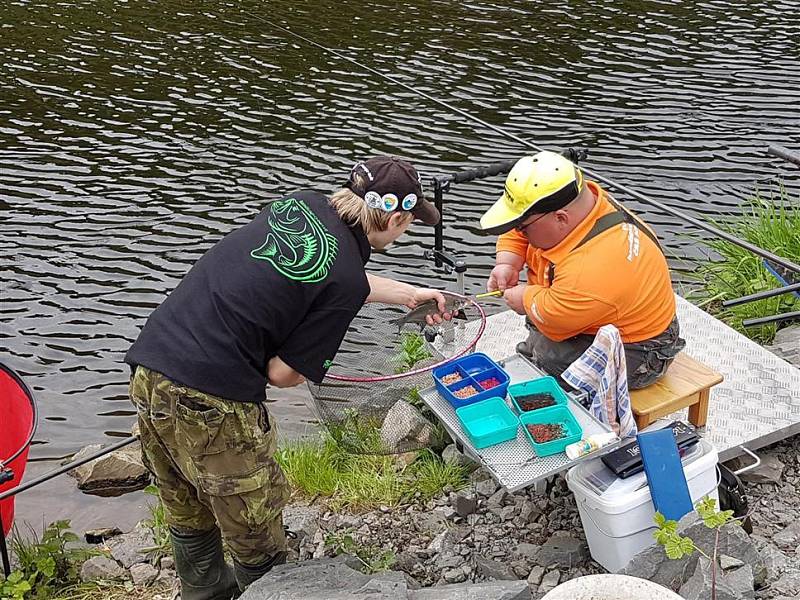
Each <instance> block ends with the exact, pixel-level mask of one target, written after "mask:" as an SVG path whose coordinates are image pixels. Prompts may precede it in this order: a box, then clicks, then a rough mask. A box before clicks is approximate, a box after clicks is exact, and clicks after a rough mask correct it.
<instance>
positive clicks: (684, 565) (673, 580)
mask: <svg viewBox="0 0 800 600" xmlns="http://www.w3.org/2000/svg"><path fill="white" fill-rule="evenodd" d="M678 534H679V535H681V536H686V537H690V538H691V539H692V540H693V541H694V543H695V544H696V545H697V546H698V547H700V548H702V549H703V551H704V552H706V553H708V554H709V555H710V554H711V552H712V551H713V548H714V535H715V530H714V529H709V528H708V527H706V526H705V525H704V524H703V521H702V519H700V517H699V516H698V515H697V513H695V512H691V513H689V514H687V515H686V516H684V517H683V518H682V519H681V520H680V522H679V523H678ZM718 554H726V555H728V556H730V557H732V558H736V559H738V560H740V561H742V563H744V564H745V565H750V567H751V569H752V572H753V578H754V582H755V586H756V587H760V586H761V585H763V584H764V581H765V580H766V577H767V570H766V567H765V565H764V561H763V560H762V558H761V555H760V554H759V552H758V550H757V549H756V547H755V544H754V543H753V541H752V540H751V539H750V537H749V536H748V535H747V533H746V532H745V531H744V530H743V529H742V528H741V527H740V526H739V525H736V524H733V523H731V524H728V525H726V526H724V527H723V528H722V529H721V530H720V535H719V550H718ZM698 556H699V555H698V554H697V553H696V552H695V553H694V554H693V555H692V556H688V557H686V556H685V557H683V558H680V559H677V560H671V559H669V558H667V555H666V553H665V552H664V548H663V547H661V546H659V545H657V544H653V545H651V546H649V547H647V548H645V549H644V550H642V551H641V552H640V553H639V554H637V555H636V556H634V557H633V558H632V559H631V561H630V562H629V563H628V564H627V565H626V566H625V568H623V569H622V571H620V573H621V574H623V575H632V576H633V577H640V578H642V579H648V580H650V581H652V582H654V583H658V584H659V585H663V586H664V587H668V588H670V589H671V590H673V591H676V592H677V591H678V590H680V589H681V587H682V586H683V584H685V583H686V582H687V581H688V580H689V578H690V577H692V575H693V574H694V573H695V570H696V568H697V560H698Z"/></svg>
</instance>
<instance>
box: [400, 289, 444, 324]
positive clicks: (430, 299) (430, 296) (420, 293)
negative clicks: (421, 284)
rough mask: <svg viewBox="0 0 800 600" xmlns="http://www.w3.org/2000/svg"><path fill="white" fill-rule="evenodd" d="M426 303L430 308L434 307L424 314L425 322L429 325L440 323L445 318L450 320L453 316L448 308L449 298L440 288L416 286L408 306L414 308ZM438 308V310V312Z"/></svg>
mask: <svg viewBox="0 0 800 600" xmlns="http://www.w3.org/2000/svg"><path fill="white" fill-rule="evenodd" d="M426 303H427V304H428V305H430V309H432V310H430V311H428V312H427V314H425V315H424V317H425V322H426V323H427V324H428V325H438V324H440V323H441V322H442V321H443V320H446V321H449V320H450V319H451V318H453V315H452V313H451V312H450V310H448V306H447V300H446V299H445V297H444V294H442V292H440V291H439V290H432V289H429V288H416V289H415V290H414V294H413V296H412V298H411V300H410V301H409V302H407V303H406V306H407V307H408V308H410V309H412V310H413V309H415V308H417V307H418V306H420V305H423V304H426ZM434 304H435V306H434ZM437 310H438V312H436V311H437Z"/></svg>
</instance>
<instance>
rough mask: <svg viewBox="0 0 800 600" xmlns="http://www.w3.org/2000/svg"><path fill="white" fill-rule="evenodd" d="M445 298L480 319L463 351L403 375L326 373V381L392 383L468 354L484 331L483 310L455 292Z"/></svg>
mask: <svg viewBox="0 0 800 600" xmlns="http://www.w3.org/2000/svg"><path fill="white" fill-rule="evenodd" d="M442 293H443V294H444V295H446V296H453V297H455V298H460V299H461V300H464V301H466V302H467V303H469V304H470V305H472V306H474V307H475V308H476V309H477V310H478V313H480V318H481V325H480V327H478V332H477V333H476V334H475V337H474V338H473V339H472V340H470V342H469V343H468V344H467V345H465V346H464V349H463V350H461V351H460V352H458V353H457V354H454V355H453V356H450V357H448V358H445V359H444V360H440V361H439V362H437V363H435V364H433V365H428V366H426V367H420V368H419V369H413V370H411V371H406V372H405V373H397V374H395V375H374V376H372V377H350V376H348V375H336V374H334V373H328V374H327V375H325V378H326V379H333V380H334V381H347V382H351V383H369V382H373V381H392V380H394V379H403V378H404V377H411V376H412V375H420V374H422V373H426V372H428V371H432V370H433V369H436V368H439V367H441V366H443V365H446V364H447V363H449V362H450V361H453V360H455V359H457V358H460V357H462V356H464V355H465V354H467V353H468V352H470V350H472V349H473V348H474V347H475V346H476V345H477V343H478V340H480V339H481V336H482V335H483V332H484V330H485V329H486V312H485V311H484V310H483V307H482V306H481V305H480V304H478V303H477V302H476V301H475V300H474V299H473V298H470V297H467V296H463V295H461V294H456V293H455V292H442Z"/></svg>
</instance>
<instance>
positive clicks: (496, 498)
mask: <svg viewBox="0 0 800 600" xmlns="http://www.w3.org/2000/svg"><path fill="white" fill-rule="evenodd" d="M507 495H508V492H506V491H505V490H504V489H503V488H500V489H499V490H497V491H496V492H495V493H494V494H492V495H491V496H490V497H489V499H488V500H487V501H486V506H495V507H500V506H503V500H505V499H506V496H507Z"/></svg>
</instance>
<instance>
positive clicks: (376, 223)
mask: <svg viewBox="0 0 800 600" xmlns="http://www.w3.org/2000/svg"><path fill="white" fill-rule="evenodd" d="M415 217H416V218H418V219H420V220H421V221H423V222H424V223H425V224H428V225H434V224H436V223H437V222H438V220H439V213H438V211H437V210H436V208H435V207H434V206H433V205H432V204H431V203H430V202H428V201H427V200H425V198H424V197H423V195H422V185H421V183H420V178H419V175H418V174H417V171H416V170H415V169H414V167H413V166H412V165H411V164H410V163H408V162H406V161H403V160H400V159H398V158H394V157H386V156H379V157H375V158H372V159H369V160H367V161H365V162H360V163H358V164H357V165H356V166H355V167H353V169H352V171H351V172H350V176H349V178H348V181H347V183H346V185H345V187H344V188H343V189H341V190H339V191H337V192H336V193H335V194H333V196H332V197H331V198H327V197H325V196H324V195H322V194H320V193H317V192H314V191H310V190H302V191H298V192H295V193H294V194H292V195H290V196H287V197H285V198H283V199H281V200H276V201H275V202H273V203H271V204H270V205H269V206H268V207H267V208H265V209H264V210H263V211H262V212H261V213H260V214H259V215H258V216H257V217H256V218H255V219H253V221H251V222H250V223H249V224H247V225H245V226H243V227H241V228H239V229H236V230H234V231H233V232H231V233H229V234H228V235H226V236H225V237H224V238H222V240H220V241H219V242H218V243H217V244H216V245H215V246H214V247H212V248H211V249H210V250H208V252H206V253H205V254H204V255H203V256H202V257H201V258H200V260H199V261H198V262H197V263H196V264H195V265H194V266H193V267H192V269H191V270H190V271H189V272H188V273H187V274H186V276H185V277H184V278H183V280H182V281H181V282H180V284H179V285H178V286H177V287H176V288H175V290H174V291H173V292H172V293H171V294H170V295H169V296H168V297H167V299H166V300H165V301H164V302H163V303H162V304H161V305H160V306H159V307H158V308H157V309H156V310H155V311H154V312H153V314H152V315H151V316H150V318H149V319H148V321H147V323H146V324H145V326H144V328H143V330H142V332H141V334H140V335H139V337H138V339H137V340H136V341H135V343H134V344H133V346H132V347H131V348H130V350H129V351H128V353H127V354H126V355H125V362H126V363H128V364H129V365H131V369H132V372H133V375H132V379H131V385H130V395H131V399H132V401H133V402H134V404H135V405H136V408H137V411H138V414H139V424H140V428H141V442H142V451H143V455H144V460H145V464H146V465H147V467H148V468H149V470H150V471H151V472H152V474H153V476H154V479H155V481H156V483H157V484H158V488H159V493H160V496H161V499H162V501H163V503H164V509H165V517H166V521H167V523H168V525H169V526H170V531H171V536H172V545H173V549H174V553H175V568H176V570H177V572H178V575H179V577H180V580H181V588H182V598H183V599H184V600H206V599H216V598H220V599H222V598H230V597H232V596H233V595H237V594H238V592H239V591H240V590H244V589H245V587H246V586H247V585H249V584H250V583H251V582H253V581H255V580H256V579H258V578H260V577H261V576H262V575H263V574H264V573H266V572H267V571H269V570H270V569H271V568H272V567H273V566H275V565H277V564H281V563H283V562H285V560H286V551H285V550H286V538H285V534H284V529H283V521H282V516H281V509H282V507H283V506H284V504H285V503H286V502H287V499H288V496H289V491H288V485H287V481H286V479H285V477H284V475H283V473H282V472H281V469H280V467H279V466H278V464H277V463H276V462H275V460H274V458H273V455H274V453H275V450H276V443H277V439H276V431H275V421H274V418H273V417H272V416H271V415H270V414H269V413H268V411H267V408H266V404H265V387H266V386H267V384H269V385H270V386H272V387H275V388H285V387H291V386H295V385H299V384H300V383H302V382H303V381H305V380H306V379H309V380H311V381H315V382H319V381H321V380H322V378H323V377H324V375H325V372H326V371H327V369H328V367H329V366H330V364H331V361H332V359H333V357H334V355H335V354H336V351H337V349H338V348H339V345H340V344H341V342H342V339H343V338H344V335H345V333H346V331H347V328H348V326H349V325H350V322H351V321H352V319H353V318H354V317H355V316H356V314H357V313H358V311H359V309H360V308H361V306H362V305H363V304H364V302H365V301H366V302H385V303H392V304H402V305H405V306H408V307H409V308H413V307H415V306H417V305H418V304H420V303H421V302H424V301H426V300H430V299H435V300H436V301H437V303H438V306H439V309H440V311H441V313H442V314H437V315H433V316H432V317H429V322H430V323H439V322H441V320H442V318H443V317H444V318H449V315H446V314H444V309H445V299H444V297H443V296H442V294H441V293H440V292H438V291H435V290H430V289H422V288H415V287H413V286H411V285H408V284H405V283H400V282H397V281H393V280H391V279H386V278H383V277H378V276H375V275H369V274H367V273H366V272H365V270H364V266H365V264H366V262H367V260H368V259H369V256H370V249H371V248H374V249H379V250H380V249H383V248H385V247H386V246H388V245H389V244H391V243H392V242H394V241H395V240H396V239H397V238H399V237H400V236H401V235H402V234H403V233H404V232H405V231H406V229H407V228H408V227H409V225H410V224H411V222H412V220H413V219H414V218H415ZM223 540H224V541H225V543H226V544H227V546H228V548H229V549H230V552H231V554H232V555H233V559H234V566H233V569H231V568H230V567H229V566H227V565H226V564H225V561H224V558H223V550H222V541H223Z"/></svg>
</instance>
